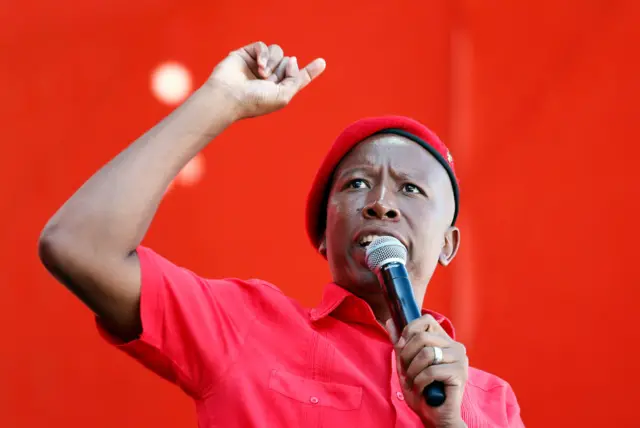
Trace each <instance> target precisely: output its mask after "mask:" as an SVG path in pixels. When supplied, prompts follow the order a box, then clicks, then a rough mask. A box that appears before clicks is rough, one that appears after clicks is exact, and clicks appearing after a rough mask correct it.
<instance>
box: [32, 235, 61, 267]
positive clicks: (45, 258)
mask: <svg viewBox="0 0 640 428" xmlns="http://www.w3.org/2000/svg"><path fill="white" fill-rule="evenodd" d="M61 248H62V239H61V237H60V234H59V233H58V232H57V231H56V228H55V227H52V226H47V227H45V228H44V230H43V231H42V233H41V234H40V238H39V239H38V257H39V258H40V262H41V263H42V264H43V265H44V267H46V268H47V270H49V271H52V270H53V269H54V266H56V264H57V260H59V259H60V254H61V252H62V249H61Z"/></svg>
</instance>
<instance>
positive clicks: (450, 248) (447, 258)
mask: <svg viewBox="0 0 640 428" xmlns="http://www.w3.org/2000/svg"><path fill="white" fill-rule="evenodd" d="M459 247H460V229H458V228H457V227H455V226H451V227H450V228H449V229H448V230H447V231H446V232H445V234H444V245H443V246H442V251H441V252H440V257H439V258H438V261H439V262H440V264H441V265H442V266H448V265H449V263H451V261H452V260H453V258H454V257H455V256H456V254H458V248H459Z"/></svg>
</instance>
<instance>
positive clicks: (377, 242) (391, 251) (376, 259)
mask: <svg viewBox="0 0 640 428" xmlns="http://www.w3.org/2000/svg"><path fill="white" fill-rule="evenodd" d="M365 261H366V262H367V266H369V269H371V270H372V271H376V270H377V269H379V268H380V267H382V266H383V265H385V264H387V263H390V262H400V263H402V264H405V263H406V262H407V248H406V247H405V246H404V245H402V242H400V241H399V240H398V239H396V238H394V237H393V236H379V237H377V238H376V239H374V240H373V242H371V244H369V245H368V246H367V251H366V256H365Z"/></svg>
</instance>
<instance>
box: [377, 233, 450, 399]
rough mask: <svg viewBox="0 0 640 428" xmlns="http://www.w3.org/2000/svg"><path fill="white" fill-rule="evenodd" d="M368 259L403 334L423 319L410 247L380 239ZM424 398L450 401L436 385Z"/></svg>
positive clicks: (395, 241)
mask: <svg viewBox="0 0 640 428" xmlns="http://www.w3.org/2000/svg"><path fill="white" fill-rule="evenodd" d="M365 260H366V262H367V266H368V267H369V269H370V270H371V271H372V272H374V273H375V274H376V276H377V277H378V281H379V282H380V286H381V287H382V289H383V291H384V295H385V299H386V300H387V304H388V305H389V311H390V312H391V317H392V319H393V322H394V324H395V326H396V329H397V331H398V334H400V333H402V330H404V328H405V327H406V325H407V324H409V323H410V322H411V321H413V320H415V319H417V318H420V317H421V316H422V314H421V312H420V308H419V307H418V304H417V303H416V300H415V298H414V297H413V288H412V287H411V280H410V279H409V273H408V272H407V268H406V267H405V264H406V262H407V248H406V247H405V246H404V245H403V244H402V242H400V241H399V240H397V239H396V238H394V237H393V236H380V237H378V238H376V239H374V240H373V242H371V243H370V244H369V245H368V246H367V250H366V256H365ZM423 395H424V397H425V400H426V401H427V404H428V405H430V406H432V407H438V406H440V405H442V403H444V401H445V398H446V397H445V394H444V384H443V383H442V382H439V381H435V382H432V383H431V384H429V385H427V387H426V388H425V389H424V392H423Z"/></svg>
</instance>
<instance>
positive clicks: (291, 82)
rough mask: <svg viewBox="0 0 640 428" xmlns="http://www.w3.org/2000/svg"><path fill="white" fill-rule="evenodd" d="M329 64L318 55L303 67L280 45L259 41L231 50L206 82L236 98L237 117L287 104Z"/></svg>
mask: <svg viewBox="0 0 640 428" xmlns="http://www.w3.org/2000/svg"><path fill="white" fill-rule="evenodd" d="M325 67H326V63H325V61H324V60H323V59H322V58H317V59H315V60H314V61H312V62H311V63H309V64H308V65H307V66H306V67H304V68H303V69H302V70H300V69H299V68H298V61H297V58H296V57H295V56H291V57H290V56H285V55H284V52H283V51H282V48H281V47H280V46H278V45H271V46H267V45H266V44H265V43H263V42H255V43H252V44H250V45H247V46H244V47H242V48H240V49H238V50H235V51H233V52H231V53H230V54H229V56H227V57H226V58H225V59H224V60H222V61H221V62H220V63H219V64H218V65H217V66H216V67H215V69H214V70H213V73H211V76H210V77H209V79H208V80H207V82H206V83H205V86H206V87H212V88H216V89H220V90H222V91H223V93H225V94H226V95H227V96H228V97H229V98H230V100H231V101H232V102H233V106H234V111H233V113H234V118H235V119H244V118H248V117H255V116H261V115H264V114H268V113H271V112H274V111H276V110H279V109H281V108H282V107H284V106H286V105H287V104H288V103H289V101H291V99H292V98H293V97H294V96H295V95H296V94H297V93H298V91H300V90H301V89H302V88H304V87H305V86H307V85H308V84H309V83H310V82H311V81H312V80H314V79H315V78H316V77H318V76H319V75H320V74H321V73H322V72H323V71H324V69H325Z"/></svg>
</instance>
